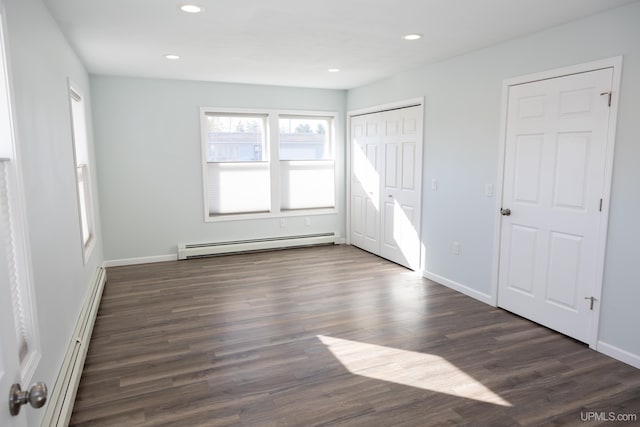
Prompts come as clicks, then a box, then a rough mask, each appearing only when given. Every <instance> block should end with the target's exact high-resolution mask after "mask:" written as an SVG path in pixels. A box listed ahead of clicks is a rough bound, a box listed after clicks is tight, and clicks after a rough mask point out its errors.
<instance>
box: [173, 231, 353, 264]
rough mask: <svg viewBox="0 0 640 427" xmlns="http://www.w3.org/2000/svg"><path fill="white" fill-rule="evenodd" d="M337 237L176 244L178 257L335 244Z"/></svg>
mask: <svg viewBox="0 0 640 427" xmlns="http://www.w3.org/2000/svg"><path fill="white" fill-rule="evenodd" d="M339 237H340V235H339V234H338V233H318V234H304V235H298V236H283V237H268V238H264V239H252V240H237V241H230V242H217V243H193V244H180V245H178V259H190V258H203V257H208V256H215V255H223V254H230V253H237V252H252V251H262V250H268V249H284V248H295V247H300V246H312V245H328V244H332V243H333V244H335V243H336V242H337V241H338V239H339Z"/></svg>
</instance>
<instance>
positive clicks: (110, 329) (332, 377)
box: [71, 246, 640, 427]
mask: <svg viewBox="0 0 640 427" xmlns="http://www.w3.org/2000/svg"><path fill="white" fill-rule="evenodd" d="M612 414H613V415H615V416H616V417H618V416H620V417H621V419H626V420H629V419H633V416H634V415H635V416H636V417H637V418H636V420H637V421H636V422H633V421H629V422H621V423H620V424H619V425H640V370H638V369H635V368H633V367H631V366H628V365H626V364H624V363H621V362H618V361H616V360H614V359H611V358H609V357H607V356H604V355H602V354H599V353H597V352H594V351H592V350H589V349H588V348H587V347H586V346H585V345H584V344H581V343H578V342H576V341H574V340H572V339H570V338H567V337H565V336H562V335H560V334H557V333H555V332H553V331H550V330H548V329H546V328H543V327H541V326H538V325H536V324H534V323H532V322H529V321H527V320H524V319H522V318H520V317H518V316H515V315H513V314H510V313H508V312H505V311H503V310H500V309H496V308H493V307H491V306H488V305H485V304H483V303H481V302H478V301H475V300H473V299H471V298H469V297H467V296H465V295H462V294H460V293H458V292H455V291H452V290H450V289H448V288H446V287H443V286H440V285H437V284H435V283H433V282H430V281H428V280H426V279H423V278H421V277H419V276H417V275H415V274H414V273H413V272H410V271H408V270H406V269H404V268H402V267H399V266H397V265H395V264H393V263H390V262H388V261H385V260H383V259H381V258H378V257H376V256H374V255H371V254H369V253H366V252H363V251H360V250H358V249H356V248H353V247H350V246H326V247H316V248H305V249H292V250H284V251H276V252H263V253H255V254H242V255H232V256H225V257H218V258H209V259H199V260H190V261H179V262H166V263H159V264H148V265H139V266H128V267H117V268H110V269H109V270H108V283H107V285H106V288H105V292H104V296H103V299H102V304H101V306H100V310H99V312H98V318H97V320H96V326H95V330H94V332H93V337H92V340H91V344H90V347H89V352H88V355H87V360H86V364H85V369H84V372H83V375H82V380H81V383H80V388H79V390H78V394H77V397H76V402H75V407H74V413H73V416H72V420H71V425H74V426H89V425H96V426H165V425H166V426H189V427H192V426H200V425H201V426H332V425H348V426H368V427H371V426H373V427H376V426H436V425H468V426H492V427H493V426H520V425H524V426H528V425H563V426H564V425H582V426H595V425H609V424H610V425H614V424H615V423H608V422H607V421H603V420H602V417H603V416H605V415H606V417H607V418H608V417H609V416H611V415H612ZM625 417H626V418H625Z"/></svg>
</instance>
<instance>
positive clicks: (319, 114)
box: [200, 107, 339, 222]
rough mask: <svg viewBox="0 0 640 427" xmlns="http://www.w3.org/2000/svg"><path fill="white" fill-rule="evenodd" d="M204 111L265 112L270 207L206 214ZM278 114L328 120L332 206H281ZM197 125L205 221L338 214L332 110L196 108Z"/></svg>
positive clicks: (206, 146)
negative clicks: (231, 212) (197, 113)
mask: <svg viewBox="0 0 640 427" xmlns="http://www.w3.org/2000/svg"><path fill="white" fill-rule="evenodd" d="M207 114H220V115H229V114H238V115H265V116H266V117H267V119H266V122H267V127H266V146H267V149H266V151H267V158H266V159H265V160H266V161H268V164H269V177H270V189H271V210H270V212H260V213H246V214H245V213H234V214H228V215H216V216H211V215H210V214H209V200H208V194H209V182H208V181H209V179H208V167H207V165H208V143H207V142H208V141H207V139H208V138H207V137H208V127H207V119H206V116H207ZM281 116H286V117H291V116H297V117H300V118H326V119H329V120H330V127H329V129H327V133H328V134H329V136H330V138H331V154H332V159H333V162H334V170H333V175H334V206H333V207H330V208H311V209H294V210H283V209H281V205H282V204H281V199H282V197H281V189H280V172H281V171H280V139H279V119H280V117H281ZM200 125H201V126H200V127H201V138H200V139H201V155H202V160H201V163H202V185H203V213H204V220H205V222H221V221H238V220H250V219H267V218H283V217H293V216H309V215H327V214H336V213H338V194H339V191H338V190H339V183H338V176H339V174H338V156H337V152H336V151H337V150H336V149H337V143H336V129H337V127H338V113H337V112H334V111H308V110H276V109H246V108H216V107H201V108H200Z"/></svg>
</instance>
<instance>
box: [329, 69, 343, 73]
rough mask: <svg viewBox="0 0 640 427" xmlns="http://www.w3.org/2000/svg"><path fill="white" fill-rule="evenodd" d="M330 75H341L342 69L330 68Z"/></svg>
mask: <svg viewBox="0 0 640 427" xmlns="http://www.w3.org/2000/svg"><path fill="white" fill-rule="evenodd" d="M327 71H328V72H330V73H339V72H340V68H329V69H328V70H327Z"/></svg>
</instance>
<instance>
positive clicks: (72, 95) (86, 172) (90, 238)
mask: <svg viewBox="0 0 640 427" xmlns="http://www.w3.org/2000/svg"><path fill="white" fill-rule="evenodd" d="M68 86H69V87H68V89H69V113H70V116H71V141H72V143H73V162H74V166H75V167H74V170H75V173H74V175H75V180H76V194H77V203H78V225H79V226H80V244H81V248H82V261H83V263H84V264H85V265H86V264H87V262H88V261H89V257H90V256H91V252H92V251H93V248H94V247H95V243H96V228H95V220H94V213H93V193H92V185H91V183H92V180H91V165H90V160H89V158H90V155H89V141H88V137H89V135H88V133H87V111H86V104H85V102H84V96H83V94H82V92H81V91H79V90H78V89H77V87H76V86H75V85H74V84H73V83H72V82H71V81H69V85H68ZM76 98H77V99H76ZM74 102H78V103H79V107H81V108H82V117H76V115H75V114H74V107H73V103H74ZM78 120H80V123H78ZM78 132H80V133H82V135H78V134H77V133H78ZM80 145H82V146H80ZM81 152H84V155H83V156H81V155H80V153H81ZM80 175H82V178H81V177H80ZM83 201H84V206H83V205H82V202H83ZM84 223H86V228H87V230H86V231H87V233H86V234H85V231H84V229H85V227H84V226H83V224H84Z"/></svg>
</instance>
